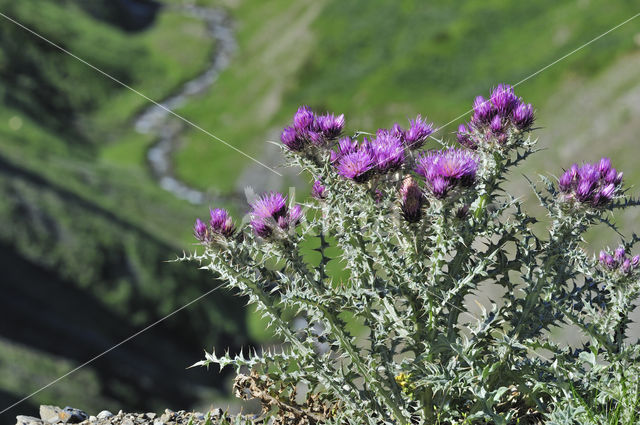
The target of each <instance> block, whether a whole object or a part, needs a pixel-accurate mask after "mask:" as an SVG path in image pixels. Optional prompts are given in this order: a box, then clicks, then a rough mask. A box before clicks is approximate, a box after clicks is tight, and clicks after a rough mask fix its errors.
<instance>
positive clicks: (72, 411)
mask: <svg viewBox="0 0 640 425" xmlns="http://www.w3.org/2000/svg"><path fill="white" fill-rule="evenodd" d="M63 413H65V414H67V415H69V417H68V418H66V420H65V419H63V422H65V423H68V424H78V423H80V422H83V421H86V420H87V419H88V418H89V415H87V413H86V412H84V411H82V410H80V409H76V408H74V407H69V406H67V407H65V408H64V410H63Z"/></svg>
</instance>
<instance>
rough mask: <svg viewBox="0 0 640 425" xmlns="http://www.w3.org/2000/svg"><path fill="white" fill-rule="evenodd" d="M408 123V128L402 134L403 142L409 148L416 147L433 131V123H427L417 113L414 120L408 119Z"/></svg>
mask: <svg viewBox="0 0 640 425" xmlns="http://www.w3.org/2000/svg"><path fill="white" fill-rule="evenodd" d="M409 124H410V126H409V129H408V130H407V131H406V132H405V134H404V142H405V144H406V145H407V147H409V149H417V148H419V147H420V146H422V145H423V144H424V142H425V141H426V140H427V138H428V137H429V136H430V135H431V133H433V124H428V123H427V120H426V119H422V116H421V115H418V116H417V117H416V119H415V120H409Z"/></svg>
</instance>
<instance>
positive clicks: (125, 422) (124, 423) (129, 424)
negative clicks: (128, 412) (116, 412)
mask: <svg viewBox="0 0 640 425" xmlns="http://www.w3.org/2000/svg"><path fill="white" fill-rule="evenodd" d="M122 425H133V421H132V420H131V419H129V418H127V419H125V420H123V421H122Z"/></svg>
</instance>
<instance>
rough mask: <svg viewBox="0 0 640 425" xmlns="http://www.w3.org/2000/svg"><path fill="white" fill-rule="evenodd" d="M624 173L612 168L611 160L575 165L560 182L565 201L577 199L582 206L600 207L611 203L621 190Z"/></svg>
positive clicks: (605, 159)
mask: <svg viewBox="0 0 640 425" xmlns="http://www.w3.org/2000/svg"><path fill="white" fill-rule="evenodd" d="M621 183H622V173H618V172H617V171H616V169H615V168H613V167H612V166H611V160H610V159H609V158H602V159H601V160H600V161H598V162H597V163H594V164H590V163H585V164H583V165H582V166H580V167H579V166H578V165H577V164H573V165H572V166H571V167H570V168H569V169H568V170H567V171H565V172H564V174H562V176H561V177H560V179H559V181H558V188H559V189H560V192H562V193H564V195H565V196H564V200H572V199H575V200H577V201H578V202H580V203H582V204H586V205H589V206H592V207H599V206H603V205H606V204H608V203H609V201H611V200H612V199H613V198H614V196H615V195H616V193H617V192H618V191H619V189H620V188H621Z"/></svg>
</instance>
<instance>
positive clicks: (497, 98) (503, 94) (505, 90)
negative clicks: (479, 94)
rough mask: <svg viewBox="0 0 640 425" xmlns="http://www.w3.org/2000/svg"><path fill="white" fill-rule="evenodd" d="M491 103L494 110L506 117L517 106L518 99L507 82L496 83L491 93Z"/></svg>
mask: <svg viewBox="0 0 640 425" xmlns="http://www.w3.org/2000/svg"><path fill="white" fill-rule="evenodd" d="M491 103H492V104H493V108H494V110H495V111H496V112H497V113H498V114H500V115H501V116H502V117H505V118H506V117H508V116H509V114H511V111H513V110H514V109H515V108H516V106H518V103H519V100H518V96H516V95H515V93H514V92H513V88H512V87H511V86H510V85H509V84H498V87H496V88H495V89H494V90H493V93H491Z"/></svg>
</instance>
